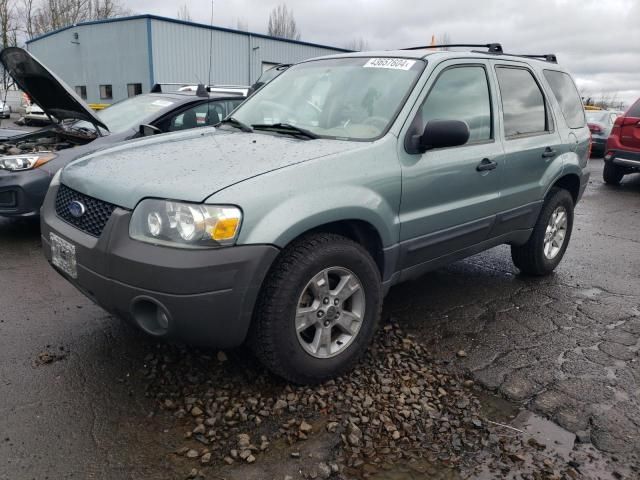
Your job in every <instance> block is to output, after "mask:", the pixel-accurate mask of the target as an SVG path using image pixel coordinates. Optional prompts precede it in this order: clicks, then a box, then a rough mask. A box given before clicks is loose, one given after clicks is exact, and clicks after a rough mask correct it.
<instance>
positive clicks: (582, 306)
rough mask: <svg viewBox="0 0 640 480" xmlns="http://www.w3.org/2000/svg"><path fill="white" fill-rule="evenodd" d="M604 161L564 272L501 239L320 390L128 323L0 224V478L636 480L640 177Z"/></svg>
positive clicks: (394, 316) (407, 303)
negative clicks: (512, 253) (537, 265)
mask: <svg viewBox="0 0 640 480" xmlns="http://www.w3.org/2000/svg"><path fill="white" fill-rule="evenodd" d="M601 166H602V162H601V161H597V160H596V161H593V162H592V167H591V168H592V169H593V170H594V178H593V183H592V185H591V186H590V188H589V189H588V191H587V194H586V196H585V199H584V201H583V203H581V204H580V206H579V207H578V210H577V221H576V226H577V229H576V231H575V232H574V237H573V239H572V244H571V246H570V248H569V250H568V253H567V257H566V258H565V260H564V261H563V263H562V264H561V265H560V268H559V269H558V272H557V273H556V274H555V275H553V276H552V277H550V278H547V279H544V280H532V279H528V278H524V277H520V276H518V275H517V272H516V271H515V269H514V268H513V266H512V265H511V262H510V258H509V254H508V249H507V248H502V247H501V248H497V249H494V250H492V251H489V252H486V253H483V254H481V255H477V256H475V257H472V258H470V259H468V260H465V261H463V262H458V263H456V264H454V265H452V266H450V267H448V268H444V269H441V270H438V271H437V272H433V273H432V274H429V275H427V276H425V277H424V278H423V279H421V280H419V281H415V282H412V283H409V284H406V285H403V286H400V287H397V288H394V289H392V291H391V293H390V295H389V296H388V298H387V299H386V306H385V310H384V314H383V318H384V328H383V329H382V330H381V331H380V333H379V335H378V337H377V339H376V342H375V346H374V348H372V349H371V350H370V351H369V352H368V354H367V356H366V358H365V360H364V361H363V363H362V364H361V365H360V366H359V368H358V369H357V370H356V371H354V372H353V373H352V374H350V375H348V376H346V377H343V378H341V379H339V380H337V381H335V382H330V383H328V384H325V385H322V386H319V387H314V388H301V387H295V386H291V385H287V384H285V383H284V382H282V381H281V380H279V379H277V378H274V377H273V376H271V375H269V374H267V373H266V372H264V371H263V370H262V369H261V368H260V367H259V366H258V365H257V364H256V363H255V362H254V361H253V360H252V359H251V358H249V357H248V355H247V354H246V352H245V351H244V350H242V349H239V350H236V351H232V352H225V353H222V352H217V351H201V350H194V349H190V348H187V347H185V346H182V345H169V344H164V343H160V344H158V343H157V342H155V341H154V340H153V339H149V338H147V337H145V336H144V335H142V334H140V333H139V332H136V331H134V330H132V329H130V328H128V327H127V326H125V325H124V324H123V323H122V322H119V321H117V320H115V319H113V318H111V317H110V316H109V315H107V314H106V313H105V312H104V311H102V310H101V309H99V308H98V307H96V306H94V305H93V304H92V303H91V302H90V301H88V300H87V299H85V298H84V297H82V296H81V295H80V294H79V293H78V292H77V291H75V290H74V289H73V288H72V287H70V286H69V285H68V284H67V283H66V282H64V281H63V280H62V279H61V278H59V277H58V276H57V274H56V273H55V272H54V271H53V270H52V269H51V268H50V267H49V266H48V265H47V264H46V262H45V261H44V260H43V258H42V253H41V251H40V245H39V237H38V235H39V233H38V228H37V224H36V223H34V222H25V221H5V220H0V306H1V308H0V479H1V480H9V479H11V480H15V479H31V478H35V479H44V478H56V479H73V478H87V479H92V480H93V479H100V480H112V479H114V480H115V479H118V480H120V479H123V478H135V479H167V478H171V479H174V478H175V479H179V478H189V477H191V478H196V477H199V476H200V477H203V478H207V479H220V478H227V479H238V480H240V479H243V480H248V479H256V480H263V479H280V480H282V479H285V478H287V477H290V478H291V479H292V480H293V479H298V478H336V479H337V478H367V477H368V478H373V479H376V480H382V479H384V480H389V479H396V480H418V479H427V478H428V479H434V478H435V479H438V478H443V479H444V478H452V479H458V478H478V479H484V478H529V479H546V478H587V479H592V478H593V479H596V478H602V479H609V478H615V479H618V478H628V479H634V478H638V477H639V476H640V475H639V473H638V466H639V462H638V457H637V455H638V453H639V446H638V443H637V439H638V438H640V419H639V418H638V413H637V412H638V411H639V409H638V406H639V405H638V402H639V401H640V369H639V368H638V347H639V346H640V343H639V337H640V331H638V321H639V318H640V308H639V306H640V295H639V292H640V288H639V287H640V281H639V280H638V276H637V272H638V269H639V268H640V264H639V263H638V262H639V261H640V243H639V241H638V239H640V225H639V224H638V222H634V221H632V220H630V219H633V218H634V215H635V217H637V214H638V211H640V179H639V178H638V177H637V176H636V177H635V178H634V177H631V178H630V179H629V180H626V181H625V183H624V184H623V186H622V187H620V188H618V189H612V188H607V187H605V186H604V185H603V184H602V182H601V181H600V175H601V173H600V170H601ZM593 445H595V446H596V447H598V449H596V448H594V446H593Z"/></svg>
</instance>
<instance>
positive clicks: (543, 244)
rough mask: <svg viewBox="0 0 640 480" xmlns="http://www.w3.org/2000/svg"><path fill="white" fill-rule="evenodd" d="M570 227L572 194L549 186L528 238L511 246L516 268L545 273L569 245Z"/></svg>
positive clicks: (522, 270)
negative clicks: (522, 243) (524, 241)
mask: <svg viewBox="0 0 640 480" xmlns="http://www.w3.org/2000/svg"><path fill="white" fill-rule="evenodd" d="M572 229H573V197H572V196H571V194H570V193H569V192H568V191H566V190H564V189H560V188H555V187H554V188H553V189H552V190H551V191H550V192H549V194H548V195H547V199H546V200H545V202H544V205H543V206H542V211H541V212H540V215H539V217H538V221H537V222H536V225H535V227H534V228H533V232H532V233H531V237H529V241H527V243H525V244H524V245H512V246H511V258H512V259H513V263H514V264H515V266H516V267H518V269H519V270H520V271H521V272H522V273H526V274H529V275H548V274H550V273H551V272H553V271H554V270H555V268H556V267H557V266H558V264H559V263H560V261H561V260H562V257H563V256H564V252H565V251H566V250H567V246H568V245H569V239H570V238H571V231H572Z"/></svg>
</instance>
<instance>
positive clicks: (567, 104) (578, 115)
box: [544, 70, 585, 128]
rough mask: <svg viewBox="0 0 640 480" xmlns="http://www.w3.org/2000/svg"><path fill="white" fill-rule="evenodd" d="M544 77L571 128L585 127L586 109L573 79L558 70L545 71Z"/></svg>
mask: <svg viewBox="0 0 640 480" xmlns="http://www.w3.org/2000/svg"><path fill="white" fill-rule="evenodd" d="M544 77H545V78H546V79H547V82H548V83H549V86H550V87H551V91H552V92H553V95H554V96H555V97H556V100H558V103H559V104H560V109H561V110H562V115H564V119H565V120H566V121H567V125H568V126H569V128H580V127H584V124H585V117H584V107H583V106H582V100H581V99H580V95H579V94H578V89H577V88H576V86H575V85H574V83H573V80H571V77H570V76H569V75H568V74H566V73H564V72H558V71H556V70H545V71H544Z"/></svg>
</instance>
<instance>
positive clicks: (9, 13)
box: [0, 0, 20, 91]
mask: <svg viewBox="0 0 640 480" xmlns="http://www.w3.org/2000/svg"><path fill="white" fill-rule="evenodd" d="M19 30H20V27H19V24H18V10H17V6H16V4H15V1H14V0H0V43H1V45H0V47H1V48H6V47H14V46H16V45H17V44H18V32H19ZM1 81H2V90H3V91H6V90H7V88H8V87H9V84H10V83H11V77H9V75H8V74H7V73H6V72H5V71H4V69H3V70H2V73H1Z"/></svg>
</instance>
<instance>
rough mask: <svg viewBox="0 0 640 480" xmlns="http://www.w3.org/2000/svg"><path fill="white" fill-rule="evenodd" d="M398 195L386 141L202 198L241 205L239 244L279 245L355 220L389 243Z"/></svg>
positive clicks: (395, 231)
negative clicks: (336, 223) (369, 227)
mask: <svg viewBox="0 0 640 480" xmlns="http://www.w3.org/2000/svg"><path fill="white" fill-rule="evenodd" d="M391 140H393V139H391ZM400 194H401V172H400V165H399V163H398V161H397V157H396V156H395V151H394V143H393V141H385V142H382V143H381V144H380V143H379V144H375V145H374V144H364V145H363V147H362V148H360V149H357V150H354V151H350V152H348V153H346V154H341V155H334V156H331V157H324V158H321V159H317V160H313V161H309V162H304V163H301V164H296V165H292V166H289V167H287V168H283V169H280V170H276V171H272V172H269V173H267V174H265V175H260V176H257V177H253V178H249V179H247V180H245V181H243V182H240V183H237V184H234V185H231V186H230V187H228V188H226V189H224V190H222V191H219V192H217V193H215V194H214V195H213V196H211V197H209V198H208V199H207V201H206V202H207V203H218V204H232V205H238V206H239V207H240V208H242V211H243V220H242V226H241V229H240V235H239V238H238V243H239V244H272V245H276V246H278V247H284V246H286V245H287V244H288V243H289V242H291V241H292V240H293V239H295V238H296V237H298V236H299V235H301V234H302V233H304V232H306V231H308V230H311V229H313V228H316V227H319V226H321V225H324V224H327V223H331V222H337V221H344V220H360V221H363V222H367V223H368V224H370V225H371V226H373V228H375V229H376V230H377V232H378V234H379V236H380V240H381V242H382V246H383V247H388V246H391V245H394V244H396V243H397V242H398V238H399V230H400V229H399V220H398V209H399V205H400Z"/></svg>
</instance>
